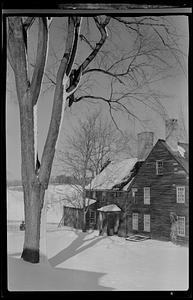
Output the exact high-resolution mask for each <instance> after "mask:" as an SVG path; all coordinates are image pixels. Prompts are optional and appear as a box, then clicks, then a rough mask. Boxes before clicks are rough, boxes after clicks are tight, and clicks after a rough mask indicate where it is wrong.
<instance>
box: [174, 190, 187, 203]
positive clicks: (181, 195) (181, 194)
mask: <svg viewBox="0 0 193 300" xmlns="http://www.w3.org/2000/svg"><path fill="white" fill-rule="evenodd" d="M176 198H177V203H185V186H177V187H176Z"/></svg>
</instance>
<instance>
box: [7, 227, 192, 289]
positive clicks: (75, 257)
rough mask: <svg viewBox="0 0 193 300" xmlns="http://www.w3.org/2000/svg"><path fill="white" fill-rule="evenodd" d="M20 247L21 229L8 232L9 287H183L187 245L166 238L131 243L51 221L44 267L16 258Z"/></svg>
mask: <svg viewBox="0 0 193 300" xmlns="http://www.w3.org/2000/svg"><path fill="white" fill-rule="evenodd" d="M52 227H53V226H52ZM22 246H23V232H19V231H18V232H14V233H13V232H9V233H8V254H9V264H8V265H9V289H11V290H127V291H129V290H130V291H131V290H136V291H138V290H170V291H171V290H186V289H188V248H187V247H181V246H176V245H174V244H172V243H171V242H161V241H154V240H146V241H142V242H130V241H126V240H125V239H124V238H121V237H118V236H112V237H99V236H98V231H93V232H92V233H82V232H81V231H79V230H75V229H71V228H68V227H64V228H62V229H57V227H56V225H55V229H54V228H52V229H51V230H49V231H48V232H47V248H48V258H49V263H50V265H48V266H42V265H40V264H37V265H32V264H29V263H27V262H24V261H22V260H21V259H19V257H20V255H21V251H22Z"/></svg>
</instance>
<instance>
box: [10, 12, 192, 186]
mask: <svg viewBox="0 0 193 300" xmlns="http://www.w3.org/2000/svg"><path fill="white" fill-rule="evenodd" d="M173 19H174V21H175V25H176V26H177V28H178V29H177V31H178V32H179V33H180V34H181V38H180V40H179V42H180V43H181V44H182V46H183V51H185V52H186V54H188V19H187V17H186V16H176V17H175V18H174V17H173ZM85 24H86V23H85ZM84 26H85V27H84V29H85V30H86V25H84ZM65 28H66V22H65V20H64V18H57V19H55V20H54V21H53V23H52V25H51V29H50V41H49V46H50V49H51V50H50V52H49V55H48V65H49V69H50V70H52V71H53V72H54V68H52V66H55V61H56V56H57V57H60V54H61V53H62V52H61V51H62V49H63V46H64V41H65V34H64V31H65ZM36 29H37V26H36V25H34V27H33V26H32V28H31V29H30V33H29V35H30V44H29V46H28V48H29V51H30V57H31V58H32V61H33V57H35V51H36V42H35V41H36V39H35V36H36ZM90 30H91V31H92V28H91V29H90ZM93 39H94V40H96V39H97V35H96V33H95V36H93ZM119 40H120V41H121V40H122V47H123V49H124V48H125V47H128V45H129V44H127V43H128V41H125V40H124V32H122V33H121V34H120V37H119ZM114 41H115V43H116V42H118V38H116V40H115V39H114ZM120 41H119V43H120ZM56 49H57V50H56ZM88 51H89V49H88V47H86V45H85V44H83V43H81V44H79V57H78V61H77V62H80V61H81V60H82V59H83V57H85V56H86V54H87V53H88ZM185 65H186V68H187V59H186V61H185ZM7 70H8V72H7V74H8V75H7V94H6V153H7V154H6V155H7V178H8V180H12V179H20V178H21V155H20V129H19V107H18V104H17V97H16V93H15V83H14V77H13V73H12V70H11V68H10V66H9V64H8V66H7ZM45 80H46V79H45ZM187 81H188V79H187V76H185V74H184V73H183V72H178V73H177V74H174V76H173V78H169V79H168V78H167V79H166V80H162V81H160V82H158V83H156V89H159V90H160V91H162V92H163V93H164V94H166V95H168V97H167V98H165V99H162V104H163V105H164V107H165V108H166V111H167V113H168V115H169V117H171V118H178V117H179V111H180V110H181V109H182V110H183V114H184V118H185V122H186V123H187V118H188V86H187ZM96 82H97V85H98V89H99V90H100V94H101V95H104V96H107V95H106V93H107V91H106V88H105V85H106V84H107V83H106V82H104V80H101V78H100V76H99V75H97V77H96ZM47 87H48V86H47V85H44V86H43V90H44V92H42V93H41V96H40V99H39V102H38V151H39V155H40V157H41V153H42V151H43V146H44V142H45V139H46V134H47V130H48V124H49V120H50V114H51V109H52V99H53V91H54V90H53V89H48V90H47ZM98 105H102V107H103V108H104V110H103V112H104V116H105V117H106V118H110V117H109V113H108V110H107V107H106V106H105V105H104V104H103V103H99V102H98ZM96 107H97V104H89V103H88V102H79V103H76V104H74V105H72V108H70V109H69V108H68V109H67V110H66V111H65V114H64V119H63V123H62V130H61V135H60V140H61V139H62V140H65V136H67V135H68V134H70V132H71V128H72V126H73V125H74V124H76V122H77V118H84V115H85V113H88V111H90V112H92V111H93V110H95V109H96ZM132 109H133V112H135V113H136V114H137V115H138V116H139V117H140V118H141V119H143V120H144V121H146V122H145V123H143V125H144V124H145V125H146V130H151V131H154V132H155V142H156V139H157V138H163V139H164V134H165V131H164V122H163V119H162V118H161V116H160V115H159V114H156V113H155V112H153V111H152V110H151V109H149V108H148V107H144V106H141V105H139V104H136V105H135V106H134V107H133V108H132ZM116 121H117V124H118V125H119V126H120V128H121V129H122V130H127V131H128V132H133V133H134V134H135V135H136V134H137V133H138V132H140V131H143V130H144V128H143V127H142V126H141V124H139V122H137V121H135V122H133V119H129V120H128V116H127V115H126V114H123V113H118V114H117V115H116ZM60 140H59V142H60ZM59 147H60V143H59ZM56 174H57V170H55V169H54V168H53V172H52V175H56Z"/></svg>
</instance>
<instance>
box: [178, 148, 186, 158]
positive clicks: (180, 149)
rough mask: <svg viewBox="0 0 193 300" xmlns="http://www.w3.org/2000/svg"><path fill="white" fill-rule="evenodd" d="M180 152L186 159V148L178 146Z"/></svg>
mask: <svg viewBox="0 0 193 300" xmlns="http://www.w3.org/2000/svg"><path fill="white" fill-rule="evenodd" d="M178 152H180V155H181V156H183V157H184V158H185V152H186V150H185V149H184V148H182V146H179V145H178Z"/></svg>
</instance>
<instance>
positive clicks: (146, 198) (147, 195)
mask: <svg viewBox="0 0 193 300" xmlns="http://www.w3.org/2000/svg"><path fill="white" fill-rule="evenodd" d="M143 192H144V204H150V187H144V188H143Z"/></svg>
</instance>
